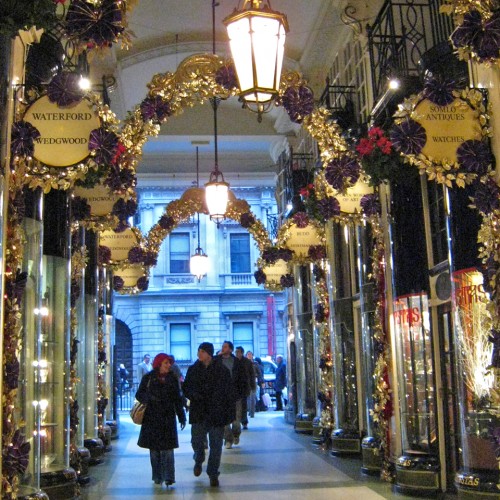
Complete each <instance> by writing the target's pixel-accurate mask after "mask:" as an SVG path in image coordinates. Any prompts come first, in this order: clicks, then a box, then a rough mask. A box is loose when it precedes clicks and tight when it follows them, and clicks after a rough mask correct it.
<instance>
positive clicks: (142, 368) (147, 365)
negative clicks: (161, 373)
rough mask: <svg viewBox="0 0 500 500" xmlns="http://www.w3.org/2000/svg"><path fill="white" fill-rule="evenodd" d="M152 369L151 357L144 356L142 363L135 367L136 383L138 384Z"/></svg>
mask: <svg viewBox="0 0 500 500" xmlns="http://www.w3.org/2000/svg"><path fill="white" fill-rule="evenodd" d="M152 369H153V365H152V364H151V356H150V355H149V354H144V356H143V358H142V361H141V362H140V363H139V364H138V365H137V382H138V383H139V384H140V383H141V380H142V377H144V375H146V373H149V372H150V371H151V370H152Z"/></svg>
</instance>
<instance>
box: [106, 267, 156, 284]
mask: <svg viewBox="0 0 500 500" xmlns="http://www.w3.org/2000/svg"><path fill="white" fill-rule="evenodd" d="M113 276H119V277H120V278H121V279H122V280H123V287H124V288H133V287H135V286H137V282H138V281H139V279H141V278H142V277H147V276H148V272H147V270H146V268H145V267H144V266H141V265H134V266H130V267H126V268H124V269H115V271H113Z"/></svg>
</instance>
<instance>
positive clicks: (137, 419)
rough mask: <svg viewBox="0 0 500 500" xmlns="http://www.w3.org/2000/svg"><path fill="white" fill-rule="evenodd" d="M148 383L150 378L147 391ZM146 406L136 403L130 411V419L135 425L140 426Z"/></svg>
mask: <svg viewBox="0 0 500 500" xmlns="http://www.w3.org/2000/svg"><path fill="white" fill-rule="evenodd" d="M149 382H151V378H150V379H149V380H148V390H149ZM146 406H147V405H145V404H144V403H140V402H139V401H136V402H135V403H134V406H132V408H131V409H130V418H131V419H132V422H134V424H137V425H142V421H143V420H144V413H145V411H146Z"/></svg>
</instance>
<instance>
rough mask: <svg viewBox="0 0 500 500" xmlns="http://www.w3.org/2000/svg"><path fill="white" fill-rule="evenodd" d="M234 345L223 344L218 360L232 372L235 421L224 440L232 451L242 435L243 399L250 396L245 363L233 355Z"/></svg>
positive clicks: (230, 343)
mask: <svg viewBox="0 0 500 500" xmlns="http://www.w3.org/2000/svg"><path fill="white" fill-rule="evenodd" d="M233 350H234V345H233V343H232V342H230V341H229V340H225V341H224V343H223V344H222V348H221V353H220V355H219V356H218V358H220V359H221V361H222V364H223V365H224V366H225V367H226V368H227V369H228V370H229V371H230V373H231V380H232V382H233V388H234V392H235V400H236V402H235V408H234V419H233V421H232V422H230V423H229V424H228V425H226V428H225V429H224V440H225V442H226V448H227V449H231V448H232V447H233V444H239V442H240V434H241V418H242V404H243V398H245V399H246V398H247V397H248V395H249V394H250V383H249V380H248V376H247V372H246V370H245V366H244V365H243V363H242V362H241V361H240V360H239V359H238V358H237V357H236V356H235V355H234V354H233Z"/></svg>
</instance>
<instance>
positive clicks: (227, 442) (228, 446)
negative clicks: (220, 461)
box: [226, 441, 233, 450]
mask: <svg viewBox="0 0 500 500" xmlns="http://www.w3.org/2000/svg"><path fill="white" fill-rule="evenodd" d="M232 447H233V443H231V442H229V441H226V450H230V449H231V448H232Z"/></svg>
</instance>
